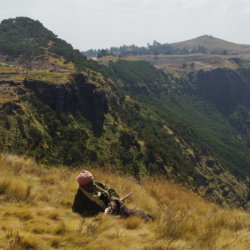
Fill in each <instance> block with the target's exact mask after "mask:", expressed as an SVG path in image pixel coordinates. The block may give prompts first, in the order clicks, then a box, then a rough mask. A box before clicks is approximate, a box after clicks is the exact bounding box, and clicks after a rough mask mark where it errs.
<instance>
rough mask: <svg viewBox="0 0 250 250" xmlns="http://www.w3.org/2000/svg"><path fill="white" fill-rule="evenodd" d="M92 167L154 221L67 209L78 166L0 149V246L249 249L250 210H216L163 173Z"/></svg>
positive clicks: (104, 181)
mask: <svg viewBox="0 0 250 250" xmlns="http://www.w3.org/2000/svg"><path fill="white" fill-rule="evenodd" d="M84 168H88V169H90V170H91V171H92V172H93V173H94V176H95V179H97V180H100V181H102V182H103V183H105V184H107V185H108V186H111V187H114V188H115V189H116V190H117V191H119V193H120V194H121V196H123V195H125V194H127V193H128V192H130V191H133V192H134V194H133V195H132V196H131V197H130V198H129V199H128V200H127V205H128V207H130V208H138V209H143V210H145V211H146V212H148V213H150V214H152V215H154V216H155V217H156V220H155V221H154V222H148V223H144V222H143V221H142V220H141V219H140V218H136V217H131V218H129V219H126V220H125V219H120V218H117V217H113V216H109V215H103V214H100V215H98V216H97V217H94V218H81V217H80V216H79V215H77V214H74V213H72V212H71V205H72V202H73V199H74V194H75V192H76V190H77V183H76V182H75V176H76V175H77V174H78V172H79V171H80V169H70V168H65V167H57V168H55V167H46V166H40V165H37V164H35V163H34V162H33V161H32V160H31V159H26V158H23V157H17V156H13V155H6V154H2V155H0V218H1V225H0V249H6V250H7V249H9V250H14V249H15V250H16V249H46V250H47V249H109V250H110V249H111V250H112V249H116V250H117V249H145V250H146V249H148V250H151V249H169V250H170V249H176V250H177V249H178V250H179V249H197V250H198V249H199V250H200V249H237V250H243V249H249V246H250V215H249V214H248V213H246V212H243V211H240V210H229V209H222V208H220V207H218V206H216V205H214V204H212V203H209V202H206V201H204V200H203V199H202V198H200V197H198V196H196V195H195V194H193V193H192V192H191V191H189V190H186V189H185V188H183V187H181V186H180V185H177V184H173V183H170V182H167V181H166V180H164V179H161V178H160V179H153V181H152V179H150V180H146V179H145V180H143V181H142V182H141V183H140V184H138V183H137V182H136V181H135V180H134V179H133V178H132V177H129V176H120V175H118V174H115V173H111V172H109V171H104V170H102V169H96V168H91V167H86V166H85V167H84Z"/></svg>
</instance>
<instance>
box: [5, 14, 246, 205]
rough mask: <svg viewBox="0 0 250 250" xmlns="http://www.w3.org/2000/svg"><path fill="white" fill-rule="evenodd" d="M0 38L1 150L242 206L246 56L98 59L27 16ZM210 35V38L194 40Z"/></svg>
mask: <svg viewBox="0 0 250 250" xmlns="http://www.w3.org/2000/svg"><path fill="white" fill-rule="evenodd" d="M0 34H1V36H0V150H1V151H3V152H9V153H15V154H21V155H23V154H24V155H28V156H31V157H33V158H34V159H36V161H38V162H40V163H42V164H52V165H61V164H63V165H68V166H71V167H72V166H77V165H80V164H93V165H97V166H98V167H99V168H103V169H106V168H108V169H116V170H117V171H120V172H121V173H126V174H131V175H134V176H135V177H136V178H137V180H138V182H139V181H140V180H141V178H143V176H151V175H162V176H164V177H165V178H167V179H171V180H174V181H177V182H181V183H183V184H184V185H187V186H189V187H191V188H192V189H193V190H194V191H195V192H197V193H199V194H200V195H202V196H203V197H206V198H207V199H209V200H211V201H214V202H216V203H218V204H221V205H225V206H227V205H229V206H231V207H242V208H244V209H249V207H250V203H249V200H250V192H249V185H250V179H249V174H250V130H249V126H250V99H249V95H250V64H249V62H248V60H247V59H244V58H241V57H240V56H237V55H235V51H233V53H231V52H230V53H228V52H227V53H226V54H227V55H223V56H226V58H224V59H225V61H226V62H230V64H229V63H221V64H220V65H219V66H216V67H213V68H209V69H208V68H206V69H203V68H196V67H191V69H190V70H187V69H186V67H182V68H179V69H178V70H174V69H173V68H172V69H171V70H169V69H168V70H162V69H158V68H156V67H154V66H153V65H152V64H150V63H148V62H145V61H141V60H138V58H134V57H133V56H132V57H129V58H126V57H125V58H122V57H115V58H114V56H112V57H111V58H109V57H108V58H107V61H106V63H99V62H97V61H94V60H90V59H87V58H86V57H85V56H84V55H82V53H81V52H80V51H78V50H75V49H73V47H72V46H71V45H70V44H68V43H67V42H66V41H64V40H62V39H59V38H58V37H57V36H56V35H55V34H54V33H53V32H51V31H49V30H48V29H46V28H45V27H44V26H43V25H42V24H41V23H40V22H39V21H35V20H32V19H30V18H26V17H19V18H12V19H6V20H3V21H2V22H1V24H0ZM211 39H212V40H215V41H217V42H218V39H215V38H212V37H207V36H205V37H201V38H199V39H198V40H199V41H204V40H206V41H207V40H211ZM196 41H197V39H196ZM193 43H194V41H192V43H191V42H190V41H189V42H186V43H185V44H186V45H185V46H186V47H187V44H193ZM209 44H210V43H209ZM219 44H220V45H221V44H222V46H223V48H224V49H226V50H231V49H232V47H229V46H226V45H225V44H227V45H228V43H225V42H223V41H220V43H219ZM154 46H158V47H159V46H160V45H157V44H155V45H154ZM178 46H183V44H180V43H179V44H172V45H171V47H178ZM190 46H192V45H190ZM195 46H200V45H197V44H196V45H195ZM204 46H205V45H204ZM209 46H211V48H212V47H213V48H216V47H214V45H211V44H210V45H209ZM230 46H233V44H231V43H230ZM237 48H238V49H239V50H242V49H243V50H244V51H246V50H247V49H246V50H245V47H244V46H240V47H239V46H238V45H237ZM246 48H247V47H246ZM216 49H217V48H216ZM220 49H221V47H220ZM232 50H234V49H232ZM239 50H238V51H239ZM178 51H179V50H178ZM228 54H229V55H228ZM230 54H232V55H230ZM178 55H179V54H178ZM178 55H177V56H178ZM154 56H160V55H159V54H155V55H154ZM220 56H221V55H220ZM225 61H223V62H225ZM232 65H233V66H232Z"/></svg>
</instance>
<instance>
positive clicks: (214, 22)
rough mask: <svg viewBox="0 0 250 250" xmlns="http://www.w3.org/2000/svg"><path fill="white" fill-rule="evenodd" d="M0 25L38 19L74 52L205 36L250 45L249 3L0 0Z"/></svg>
mask: <svg viewBox="0 0 250 250" xmlns="http://www.w3.org/2000/svg"><path fill="white" fill-rule="evenodd" d="M0 4H1V5H0V6H1V8H0V21H2V20H3V19H6V18H13V17H16V16H27V17H30V18H33V19H36V20H39V21H41V22H42V23H43V24H44V26H45V27H47V28H48V29H50V30H52V31H53V32H54V33H55V34H57V35H58V36H59V37H60V38H62V39H65V40H66V41H67V42H69V43H71V44H72V45H73V46H74V47H75V48H77V49H80V50H87V49H90V48H94V49H97V48H108V47H111V46H120V45H123V44H127V45H129V44H136V45H139V46H146V45H147V43H152V42H153V40H156V41H159V42H161V43H171V42H178V41H183V40H187V39H191V38H195V37H197V36H200V35H204V34H208V35H210V34H211V35H213V36H215V37H219V38H222V39H225V40H229V41H232V42H237V43H242V44H250V32H249V30H248V29H249V27H250V1H249V0H7V1H6V0H0Z"/></svg>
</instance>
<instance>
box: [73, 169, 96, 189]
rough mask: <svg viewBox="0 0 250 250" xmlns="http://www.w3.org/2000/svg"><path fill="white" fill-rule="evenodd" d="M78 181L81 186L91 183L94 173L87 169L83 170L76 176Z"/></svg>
mask: <svg viewBox="0 0 250 250" xmlns="http://www.w3.org/2000/svg"><path fill="white" fill-rule="evenodd" d="M76 180H77V182H78V183H79V185H80V186H84V185H87V184H89V183H90V182H92V181H93V180H94V179H93V175H92V174H91V173H90V172H89V171H87V170H83V171H82V172H81V173H80V174H79V175H78V176H77V177H76Z"/></svg>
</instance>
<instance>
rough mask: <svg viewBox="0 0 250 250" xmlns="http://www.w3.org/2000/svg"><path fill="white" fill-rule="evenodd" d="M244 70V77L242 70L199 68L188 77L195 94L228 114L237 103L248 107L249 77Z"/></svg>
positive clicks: (249, 104) (249, 105)
mask: <svg viewBox="0 0 250 250" xmlns="http://www.w3.org/2000/svg"><path fill="white" fill-rule="evenodd" d="M246 72H248V71H246ZM246 72H245V75H246V77H245V76H244V75H243V72H241V71H233V70H229V69H215V70H212V71H207V72H205V71H202V70H201V71H198V72H197V73H195V74H192V75H190V79H191V81H192V82H193V83H194V84H195V86H196V92H195V93H196V94H197V95H199V96H201V97H203V98H205V99H207V100H209V101H211V102H212V103H213V104H215V106H216V107H217V108H218V110H219V111H220V112H221V113H222V114H224V115H226V116H228V115H229V114H230V113H232V112H233V111H234V110H235V108H236V107H237V106H238V105H245V106H247V107H250V98H249V95H250V78H247V73H246Z"/></svg>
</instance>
